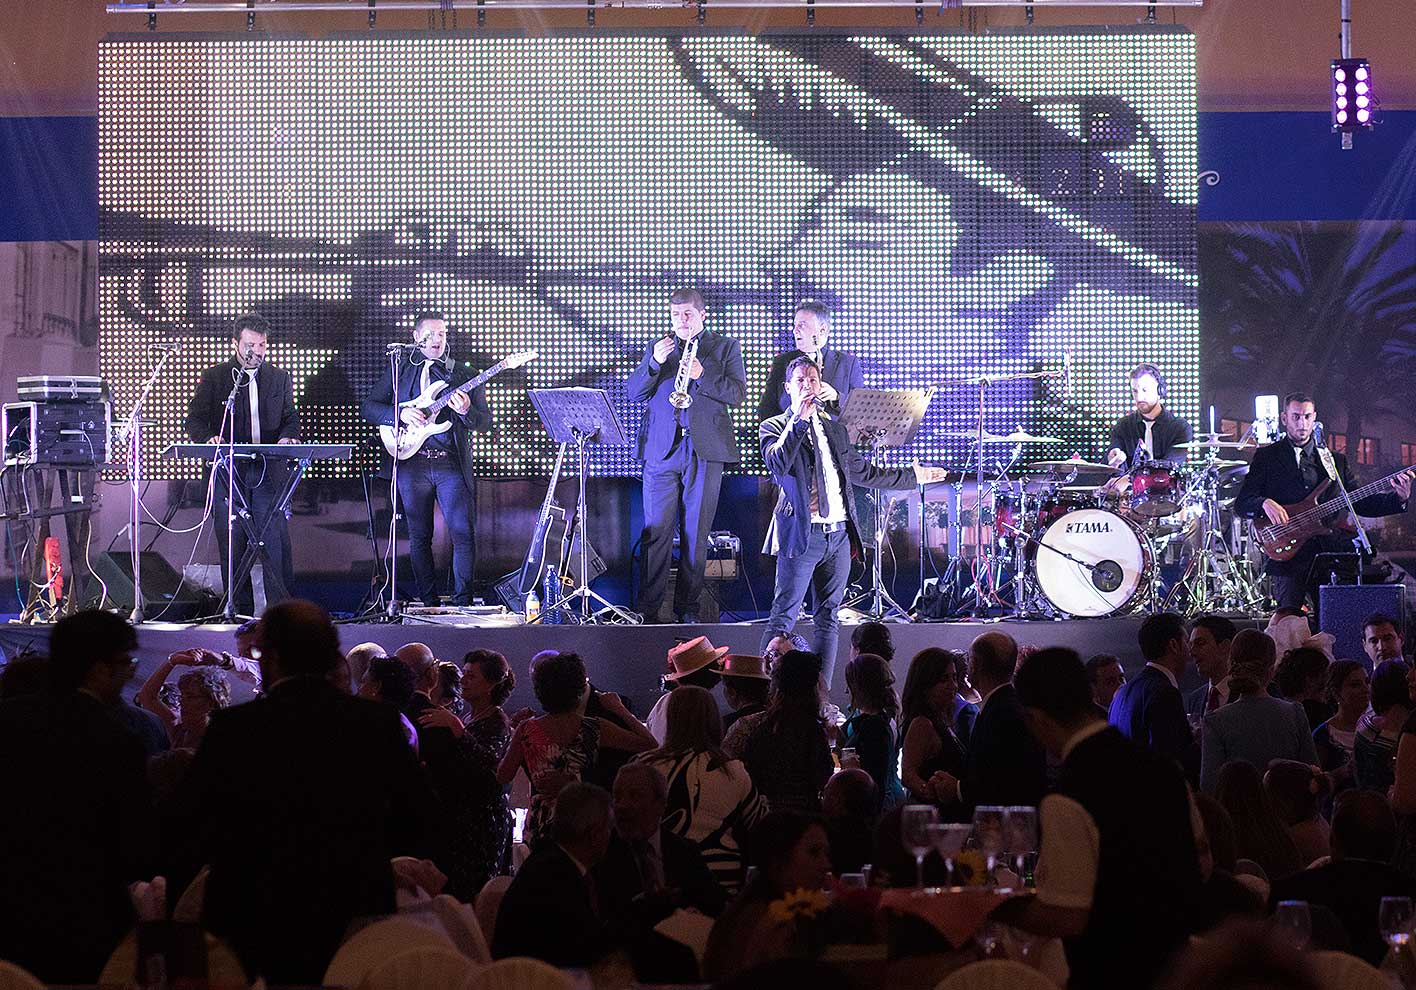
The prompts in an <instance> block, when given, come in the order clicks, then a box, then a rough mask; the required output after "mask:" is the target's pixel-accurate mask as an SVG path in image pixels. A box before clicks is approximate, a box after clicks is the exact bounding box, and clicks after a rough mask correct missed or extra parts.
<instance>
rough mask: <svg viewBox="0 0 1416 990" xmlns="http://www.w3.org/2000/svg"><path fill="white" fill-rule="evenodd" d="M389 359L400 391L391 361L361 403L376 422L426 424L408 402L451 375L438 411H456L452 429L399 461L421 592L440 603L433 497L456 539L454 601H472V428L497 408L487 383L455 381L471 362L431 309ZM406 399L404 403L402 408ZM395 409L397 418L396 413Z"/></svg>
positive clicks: (488, 422)
mask: <svg viewBox="0 0 1416 990" xmlns="http://www.w3.org/2000/svg"><path fill="white" fill-rule="evenodd" d="M390 351H391V352H392V355H391V361H395V362H397V363H398V367H399V373H398V395H397V396H395V395H394V391H393V368H392V367H391V366H390V365H389V364H388V363H386V364H385V367H384V371H383V375H382V376H381V377H380V378H379V380H378V381H377V382H376V383H375V384H374V388H373V390H372V391H371V392H370V393H369V394H368V396H367V397H366V398H365V399H364V401H363V403H362V404H361V405H360V411H361V412H362V413H363V415H364V418H365V419H366V420H368V421H369V422H370V423H373V424H374V425H376V426H394V425H396V424H397V423H399V422H401V423H402V424H403V425H404V426H406V427H421V426H425V425H427V424H428V417H427V415H426V414H425V413H424V412H423V410H421V409H415V408H412V407H408V406H403V403H407V402H410V401H411V400H413V399H415V398H417V396H419V395H420V394H422V393H423V392H426V391H427V390H428V388H429V386H430V385H431V384H432V383H434V382H447V383H448V385H449V392H450V393H451V398H450V399H449V400H448V404H447V408H446V409H444V410H442V411H441V412H439V413H438V415H439V416H442V417H447V416H451V417H452V424H453V426H452V429H450V430H446V431H445V432H441V433H432V434H429V435H428V436H427V438H426V439H424V440H423V441H422V445H421V446H420V447H419V448H418V451H417V453H415V454H413V456H411V457H409V458H408V459H407V460H404V461H402V462H400V464H399V467H398V500H399V501H400V502H402V503H403V512H404V514H405V516H406V517H407V520H408V555H409V558H410V560H411V562H412V564H413V584H414V589H415V593H416V595H417V597H418V599H419V600H420V601H421V602H422V603H423V604H424V605H429V606H435V605H438V604H440V603H441V598H440V596H439V594H438V580H437V574H436V573H435V571H434V568H433V504H434V502H436V503H437V504H438V505H439V506H440V507H441V508H442V514H443V523H444V525H446V526H447V530H448V535H449V537H450V538H451V540H452V576H453V593H452V599H451V604H453V605H471V604H472V583H473V577H474V574H475V571H476V560H477V556H476V554H477V544H476V535H475V531H474V519H475V517H476V514H477V481H476V475H475V474H474V473H473V470H472V433H473V432H477V433H484V432H486V431H487V430H490V429H491V428H492V410H491V407H490V406H488V405H487V394H486V390H485V387H484V386H481V385H479V386H477V387H476V388H474V389H472V390H471V391H470V392H456V391H455V387H456V386H458V385H461V384H463V383H464V382H468V381H470V379H471V378H472V375H471V374H470V372H469V371H468V369H467V368H466V367H465V366H463V367H459V366H458V364H457V363H456V362H455V361H453V360H452V358H451V356H450V355H449V353H448V341H447V319H446V318H445V317H444V316H443V314H441V313H438V312H435V311H433V310H425V311H423V312H420V313H418V314H416V315H415V316H414V317H413V342H412V344H408V345H405V344H396V345H391V346H390ZM400 407H401V408H400ZM395 416H397V419H395Z"/></svg>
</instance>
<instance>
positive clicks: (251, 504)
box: [213, 458, 295, 615]
mask: <svg viewBox="0 0 1416 990" xmlns="http://www.w3.org/2000/svg"><path fill="white" fill-rule="evenodd" d="M289 476H290V462H289V461H286V460H282V459H277V458H270V459H265V458H257V459H255V460H238V461H237V462H236V489H237V497H236V509H237V511H238V512H241V511H242V510H243V509H244V511H245V513H246V516H247V518H246V519H245V520H242V519H240V518H238V519H237V520H236V522H235V524H234V525H233V527H232V530H231V536H232V547H233V549H234V552H235V555H236V566H239V565H240V563H241V558H242V557H244V556H245V555H246V549H247V547H248V546H249V545H250V539H249V537H248V536H247V535H246V527H245V526H244V525H243V524H242V523H243V521H244V522H247V523H249V524H250V525H251V527H252V529H254V530H255V531H256V532H257V533H259V532H260V531H261V528H262V527H263V526H264V527H265V534H264V537H263V538H262V540H261V550H260V554H259V555H258V556H257V557H256V561H255V562H256V563H258V564H261V573H262V575H263V576H264V579H265V594H266V605H267V606H269V605H274V604H276V603H278V602H280V601H282V600H284V599H286V598H289V597H290V595H291V586H292V585H293V584H294V583H295V573H294V571H295V569H294V565H293V562H292V560H291V554H290V527H289V521H288V520H287V519H286V518H285V514H284V513H283V512H276V511H275V507H276V502H278V501H279V499H280V493H281V491H282V490H283V489H284V488H285V484H286V481H287V480H288V478H289ZM226 496H227V478H226V472H225V470H218V471H217V472H216V493H215V498H214V500H213V505H214V513H213V515H214V518H215V521H216V545H217V548H218V550H219V551H220V553H221V577H222V580H223V581H225V580H226V560H227V552H228V548H227V546H226V517H227V507H226ZM267 519H269V520H270V525H269V526H266V520H267ZM232 601H234V602H235V605H236V611H237V612H239V613H241V614H242V615H254V614H255V610H256V603H255V592H254V590H253V589H252V587H251V576H250V574H249V573H248V574H246V576H245V577H243V578H240V579H239V580H237V581H236V587H235V591H234V594H233V595H232Z"/></svg>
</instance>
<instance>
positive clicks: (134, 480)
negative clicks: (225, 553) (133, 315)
mask: <svg viewBox="0 0 1416 990" xmlns="http://www.w3.org/2000/svg"><path fill="white" fill-rule="evenodd" d="M160 346H161V350H162V357H160V358H158V359H157V364H156V365H155V366H154V367H153V369H152V374H150V375H148V380H147V381H146V382H144V383H143V388H142V391H141V392H139V393H138V398H137V401H135V402H134V403H133V411H132V412H130V413H129V414H128V419H127V421H126V422H124V424H123V429H122V431H121V432H120V433H119V434H118V442H119V443H121V444H123V445H124V446H125V447H126V448H127V451H128V480H129V484H130V486H131V489H132V490H131V492H130V495H129V500H128V544H129V550H128V552H129V555H130V564H131V566H132V569H133V611H132V612H131V613H129V615H128V621H129V622H131V623H132V624H133V625H138V624H139V623H141V622H142V621H143V618H144V616H143V577H142V558H143V553H142V537H141V535H140V534H141V532H142V520H143V506H142V499H143V493H142V481H143V418H142V413H143V403H145V402H147V397H148V395H149V394H151V392H152V387H153V386H154V385H156V384H157V379H158V376H159V375H161V374H162V369H163V366H164V365H166V364H167V359H168V358H170V357H171V356H172V355H174V354H176V353H177V350H178V345H177V344H168V345H160ZM99 604H100V605H102V604H103V603H102V602H100V603H99Z"/></svg>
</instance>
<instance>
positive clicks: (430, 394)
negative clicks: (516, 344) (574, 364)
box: [379, 351, 537, 461]
mask: <svg viewBox="0 0 1416 990" xmlns="http://www.w3.org/2000/svg"><path fill="white" fill-rule="evenodd" d="M536 357H537V355H536V352H535V351H517V352H516V353H515V354H512V355H511V356H509V357H506V358H503V359H502V360H500V361H498V362H497V363H496V364H494V365H492V366H491V367H490V368H488V369H487V370H486V371H484V372H482V373H481V374H480V375H478V376H477V377H476V378H473V379H472V380H471V381H466V382H463V383H462V384H461V385H458V386H457V387H456V388H453V389H448V387H447V382H429V383H428V387H427V388H425V389H423V391H422V392H420V393H418V395H417V396H416V397H414V398H412V399H409V400H408V401H407V402H400V403H399V404H398V405H397V407H395V409H394V415H395V416H398V415H400V414H401V412H402V411H403V410H404V409H421V410H423V415H424V416H426V417H428V420H427V422H426V423H425V424H424V425H422V426H409V425H408V424H406V423H403V424H400V425H399V426H396V427H394V426H380V427H379V439H380V440H382V441H383V445H384V450H386V451H388V452H389V454H390V456H393V457H396V458H398V459H399V460H400V461H406V460H408V458H410V457H412V456H413V455H414V454H416V453H418V451H419V449H420V448H421V447H422V446H423V441H425V440H427V439H428V437H431V436H434V435H435V434H438V433H446V432H447V431H448V430H450V429H452V421H451V420H443V421H442V422H438V421H437V419H438V414H439V413H441V412H442V411H443V409H444V407H446V406H447V404H448V402H449V401H451V399H452V397H453V396H454V395H458V394H461V393H466V392H470V391H472V390H473V389H474V388H476V387H477V386H479V385H483V384H485V383H486V382H488V381H490V380H491V379H493V378H495V377H496V376H497V375H499V374H501V373H502V372H503V371H505V370H507V369H508V368H519V367H521V366H522V365H523V364H526V363H527V362H528V361H534V360H535V359H536Z"/></svg>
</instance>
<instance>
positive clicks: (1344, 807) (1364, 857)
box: [1269, 791, 1416, 966]
mask: <svg viewBox="0 0 1416 990" xmlns="http://www.w3.org/2000/svg"><path fill="white" fill-rule="evenodd" d="M1396 829H1397V825H1396V817H1395V816H1394V815H1393V814H1392V811H1391V806H1390V805H1388V804H1387V802H1386V800H1385V799H1384V798H1383V797H1382V795H1380V794H1378V793H1377V792H1376V791H1346V792H1344V793H1342V794H1339V795H1338V796H1337V800H1336V802H1335V803H1334V807H1333V813H1332V832H1331V834H1330V836H1329V839H1328V842H1329V844H1330V846H1331V848H1332V860H1331V861H1330V862H1328V863H1325V864H1323V865H1322V866H1315V867H1312V868H1311V869H1307V870H1303V871H1302V872H1301V873H1294V874H1292V875H1291V876H1287V877H1281V878H1279V879H1277V880H1275V881H1274V882H1273V889H1272V890H1271V891H1270V893H1269V910H1273V908H1274V906H1275V905H1277V904H1278V902H1279V901H1307V902H1308V903H1310V904H1321V905H1323V906H1324V907H1327V908H1330V909H1331V910H1332V912H1333V914H1335V915H1336V916H1337V919H1338V921H1340V922H1341V923H1342V927H1343V928H1345V929H1346V930H1347V936H1348V938H1349V939H1350V940H1351V943H1352V950H1353V952H1354V953H1355V954H1357V955H1359V956H1361V957H1362V958H1363V959H1366V960H1367V961H1368V962H1369V963H1371V964H1372V965H1373V966H1380V965H1381V962H1382V959H1383V958H1385V956H1386V953H1387V946H1386V943H1385V942H1384V941H1383V940H1382V933H1381V930H1380V929H1379V927H1378V925H1377V919H1378V915H1379V909H1380V907H1381V903H1382V898H1383V897H1416V880H1412V879H1411V877H1409V876H1407V875H1406V874H1405V873H1402V872H1401V871H1400V870H1398V869H1396V868H1395V867H1393V866H1392V865H1391V858H1392V855H1393V854H1394V853H1395V852H1396V834H1397V833H1396Z"/></svg>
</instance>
